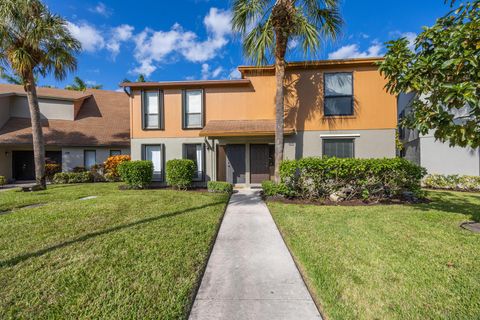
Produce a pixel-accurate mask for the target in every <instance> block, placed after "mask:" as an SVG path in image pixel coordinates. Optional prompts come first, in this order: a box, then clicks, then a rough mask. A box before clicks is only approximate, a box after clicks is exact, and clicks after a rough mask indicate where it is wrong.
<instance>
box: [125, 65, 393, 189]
mask: <svg viewBox="0 0 480 320" xmlns="http://www.w3.org/2000/svg"><path fill="white" fill-rule="evenodd" d="M378 61H380V59H371V58H370V59H351V60H327V61H309V62H299V63H290V64H288V66H287V71H286V81H285V92H286V97H285V113H286V115H285V155H284V157H285V159H298V158H302V157H307V156H323V155H326V156H337V157H357V158H382V157H395V152H396V151H395V130H396V126H397V114H396V100H395V97H394V96H392V95H390V94H388V93H387V92H385V90H384V85H385V83H386V81H385V79H384V78H383V77H382V76H381V75H380V73H379V72H378V67H377V65H376V62H378ZM239 71H240V72H241V74H242V78H241V79H239V80H210V81H208V80H206V81H179V82H144V83H124V84H123V85H124V86H125V87H129V88H130V96H131V107H130V108H131V113H130V116H131V148H132V158H133V159H137V160H138V159H147V160H152V161H153V163H154V168H155V169H154V170H155V172H154V179H155V180H156V181H159V182H164V180H165V163H166V161H168V160H170V159H175V158H188V159H192V160H193V161H195V162H196V164H197V168H198V172H197V173H196V179H195V180H196V181H198V182H199V183H201V184H204V183H205V181H207V180H219V181H229V182H231V183H234V184H247V185H248V184H257V183H261V182H262V181H263V180H268V179H271V178H272V176H273V166H274V135H275V103H274V98H275V76H274V68H273V66H266V67H251V66H245V67H239Z"/></svg>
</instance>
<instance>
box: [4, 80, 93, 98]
mask: <svg viewBox="0 0 480 320" xmlns="http://www.w3.org/2000/svg"><path fill="white" fill-rule="evenodd" d="M6 95H16V96H26V95H27V94H26V93H25V89H23V86H21V85H17V84H0V96H6ZM37 96H38V98H49V99H56V100H68V101H77V100H81V99H85V98H88V97H90V96H91V93H88V92H87V91H85V92H83V91H73V90H64V89H56V88H42V87H37Z"/></svg>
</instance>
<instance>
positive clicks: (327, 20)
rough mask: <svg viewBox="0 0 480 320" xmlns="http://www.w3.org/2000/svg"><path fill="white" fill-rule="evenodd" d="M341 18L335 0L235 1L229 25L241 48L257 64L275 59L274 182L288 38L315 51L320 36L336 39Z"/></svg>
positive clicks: (277, 176) (277, 178)
mask: <svg viewBox="0 0 480 320" xmlns="http://www.w3.org/2000/svg"><path fill="white" fill-rule="evenodd" d="M342 23H343V21H342V19H341V17H340V14H339V11H338V0H234V2H233V17H232V27H233V29H234V31H236V32H238V33H240V34H241V35H242V36H243V51H244V53H245V55H246V56H247V58H249V59H250V60H252V61H253V62H254V63H255V64H256V65H262V64H266V63H268V62H269V61H270V60H272V58H273V60H274V63H275V78H276V94H275V118H276V121H275V181H276V182H279V181H280V162H281V161H282V160H283V129H284V80H285V65H286V63H285V55H286V53H287V49H288V44H289V41H291V40H292V39H295V40H296V41H298V42H299V44H300V46H301V48H302V51H303V53H304V54H305V55H308V54H310V55H314V54H316V53H317V52H318V49H319V46H320V41H321V40H322V39H326V38H331V39H335V38H336V37H337V35H338V34H339V30H340V27H341V25H342Z"/></svg>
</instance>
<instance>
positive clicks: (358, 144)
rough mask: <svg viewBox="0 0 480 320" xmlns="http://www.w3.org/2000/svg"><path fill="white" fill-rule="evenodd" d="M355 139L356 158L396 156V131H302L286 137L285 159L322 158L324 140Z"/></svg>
mask: <svg viewBox="0 0 480 320" xmlns="http://www.w3.org/2000/svg"><path fill="white" fill-rule="evenodd" d="M332 138H346V139H348V138H353V139H354V140H355V141H354V153H355V158H393V157H395V156H396V149H395V129H384V130H341V131H301V132H298V133H297V134H295V135H292V136H287V137H285V151H284V157H285V159H300V158H304V157H321V156H322V145H323V141H322V139H332Z"/></svg>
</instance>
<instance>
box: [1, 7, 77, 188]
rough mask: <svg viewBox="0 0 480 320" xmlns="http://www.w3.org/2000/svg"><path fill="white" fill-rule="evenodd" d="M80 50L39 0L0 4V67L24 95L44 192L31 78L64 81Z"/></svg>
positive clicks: (42, 148)
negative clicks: (16, 80)
mask: <svg viewBox="0 0 480 320" xmlns="http://www.w3.org/2000/svg"><path fill="white" fill-rule="evenodd" d="M80 49H81V45H80V42H79V41H78V40H76V39H75V38H73V37H72V35H71V34H70V32H69V31H68V29H67V23H66V21H65V20H64V19H63V18H61V17H60V16H58V15H55V14H52V13H51V12H50V11H49V10H48V8H47V7H46V6H45V5H44V4H43V3H42V2H40V1H39V0H2V1H0V67H1V66H7V67H8V68H9V69H11V70H12V71H13V72H14V74H16V75H18V77H20V79H21V81H22V85H23V87H24V89H25V92H26V94H27V100H28V106H29V109H30V117H31V122H32V140H33V153H34V158H35V179H36V182H37V185H38V187H37V188H39V189H45V188H46V181H45V143H44V139H43V131H42V125H41V118H40V108H39V106H38V97H37V91H36V81H35V76H36V75H41V76H46V75H47V74H48V73H50V72H53V74H54V76H55V78H57V79H58V80H62V79H64V78H65V76H66V74H67V72H68V71H73V70H75V69H76V67H77V60H76V58H75V56H74V54H75V53H77V52H79V51H80ZM2 70H3V68H2Z"/></svg>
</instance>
